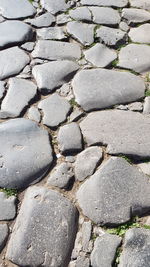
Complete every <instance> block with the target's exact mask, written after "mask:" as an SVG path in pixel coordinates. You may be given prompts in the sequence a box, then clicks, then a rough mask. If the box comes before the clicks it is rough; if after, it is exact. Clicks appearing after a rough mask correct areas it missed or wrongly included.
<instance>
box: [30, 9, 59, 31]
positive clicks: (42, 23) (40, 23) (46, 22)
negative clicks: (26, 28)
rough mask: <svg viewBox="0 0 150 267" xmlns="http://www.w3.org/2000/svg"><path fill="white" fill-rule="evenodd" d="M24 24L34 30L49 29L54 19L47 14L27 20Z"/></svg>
mask: <svg viewBox="0 0 150 267" xmlns="http://www.w3.org/2000/svg"><path fill="white" fill-rule="evenodd" d="M26 22H27V23H29V24H31V25H32V26H34V27H36V28H42V27H49V26H51V25H52V23H53V22H55V17H54V16H53V15H52V14H50V13H48V12H47V13H44V14H42V15H41V16H39V17H36V18H34V19H27V20H26Z"/></svg>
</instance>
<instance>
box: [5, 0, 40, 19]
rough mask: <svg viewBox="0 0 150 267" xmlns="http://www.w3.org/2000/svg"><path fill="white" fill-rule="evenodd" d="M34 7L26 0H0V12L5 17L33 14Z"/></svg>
mask: <svg viewBox="0 0 150 267" xmlns="http://www.w3.org/2000/svg"><path fill="white" fill-rule="evenodd" d="M35 13H36V9H35V8H34V7H33V6H32V5H31V3H30V2H29V1H28V0H21V1H20V0H0V14H1V15H2V16H3V17H5V18H7V19H19V18H26V17H30V16H33V15H34V14H35Z"/></svg>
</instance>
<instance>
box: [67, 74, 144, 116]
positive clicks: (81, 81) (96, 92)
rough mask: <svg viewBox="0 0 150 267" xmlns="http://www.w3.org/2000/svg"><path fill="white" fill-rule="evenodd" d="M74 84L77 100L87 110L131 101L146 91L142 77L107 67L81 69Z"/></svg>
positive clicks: (142, 95)
mask: <svg viewBox="0 0 150 267" xmlns="http://www.w3.org/2000/svg"><path fill="white" fill-rule="evenodd" d="M72 85H73V91H74V94H75V98H76V102H77V103H78V104H79V105H81V107H82V108H83V109H84V110H86V111H89V110H93V109H102V108H107V107H110V106H113V105H116V104H121V103H122V104H123V103H127V102H128V103H129V102H132V101H135V100H137V99H140V98H141V97H144V92H145V85H144V82H143V80H142V79H141V78H140V77H137V76H136V75H134V74H132V73H129V72H121V71H115V70H106V69H92V70H81V71H80V72H78V73H77V74H76V75H75V77H74V79H73V82H72ZM91 88H92V90H91Z"/></svg>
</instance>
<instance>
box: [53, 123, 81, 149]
mask: <svg viewBox="0 0 150 267" xmlns="http://www.w3.org/2000/svg"><path fill="white" fill-rule="evenodd" d="M58 142H59V148H60V150H61V152H62V153H69V152H74V151H80V150H81V149H82V136H81V132H80V128H79V126H78V124H77V123H75V122H72V123H70V124H66V125H64V126H62V127H60V129H59V132H58Z"/></svg>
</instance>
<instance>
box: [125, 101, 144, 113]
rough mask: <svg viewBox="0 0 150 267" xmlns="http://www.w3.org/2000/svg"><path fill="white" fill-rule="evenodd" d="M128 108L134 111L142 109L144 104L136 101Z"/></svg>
mask: <svg viewBox="0 0 150 267" xmlns="http://www.w3.org/2000/svg"><path fill="white" fill-rule="evenodd" d="M128 109H129V110H132V111H142V110H143V104H142V103H141V102H134V103H131V104H129V105H128Z"/></svg>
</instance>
